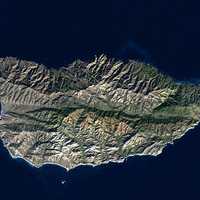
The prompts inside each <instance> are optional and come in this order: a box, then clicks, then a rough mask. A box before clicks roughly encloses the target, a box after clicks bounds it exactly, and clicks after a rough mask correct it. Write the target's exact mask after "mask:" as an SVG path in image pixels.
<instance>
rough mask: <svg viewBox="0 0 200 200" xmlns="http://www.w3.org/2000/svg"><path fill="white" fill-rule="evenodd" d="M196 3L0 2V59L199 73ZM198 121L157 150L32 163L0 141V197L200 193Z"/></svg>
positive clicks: (185, 77)
mask: <svg viewBox="0 0 200 200" xmlns="http://www.w3.org/2000/svg"><path fill="white" fill-rule="evenodd" d="M199 7H200V5H199V3H198V2H197V1H183V0H182V1H180V0H174V1H167V0H165V1H158V0H155V1H148V0H146V1H145V0H132V1H128V0H126V1H117V0H116V1H103V0H102V1H92V2H89V1H80V0H79V1H71V2H70V1H59V2H58V1H56V2H50V1H48V2H47V1H46V2H45V1H42V3H41V2H37V1H31V0H30V1H19V0H15V1H14V0H13V1H11V0H1V12H0V27H1V31H0V57H5V56H15V57H18V58H22V59H26V60H31V61H36V62H38V63H43V64H45V65H47V66H49V67H55V68H58V67H60V66H63V65H67V64H68V63H70V62H72V61H73V60H74V59H79V58H80V59H82V60H91V59H93V58H94V55H95V54H97V55H99V54H102V53H104V54H106V55H108V56H110V57H115V58H118V59H122V60H128V59H136V60H141V61H144V62H148V63H152V64H154V65H155V66H157V67H158V68H159V70H161V71H162V72H164V73H167V74H169V75H171V76H172V77H173V78H174V79H176V80H178V81H194V80H195V81H197V82H198V81H199V78H200V60H199V52H200V37H199V35H200V27H199V21H200V14H199ZM199 155H200V125H198V126H197V127H196V128H195V129H192V130H189V131H188V132H187V134H186V135H185V136H184V137H182V138H181V139H179V140H177V141H176V142H175V144H173V145H168V146H167V147H166V148H165V149H164V152H163V153H162V154H161V155H159V156H157V157H151V156H135V157H130V158H128V159H127V160H125V162H124V163H118V164H117V163H109V164H105V165H100V166H97V167H91V166H79V167H77V168H75V169H72V170H70V171H66V170H65V169H64V168H62V167H59V166H56V165H44V166H43V167H41V168H35V167H33V166H31V165H30V164H28V163H27V162H25V161H24V160H23V159H12V158H11V156H10V155H9V153H8V151H7V150H6V149H5V148H4V147H3V145H2V143H0V199H2V200H10V199H20V200H23V199H30V200H32V199H38V200H40V199H45V200H63V199H70V200H71V199H73V200H74V199H81V200H83V199H95V200H96V199H109V200H111V199H125V200H129V199H130V200H134V199H140V200H141V199H162V200H163V199H168V200H169V199H170V200H172V199H191V200H196V199H200V170H199V169H200V156H199Z"/></svg>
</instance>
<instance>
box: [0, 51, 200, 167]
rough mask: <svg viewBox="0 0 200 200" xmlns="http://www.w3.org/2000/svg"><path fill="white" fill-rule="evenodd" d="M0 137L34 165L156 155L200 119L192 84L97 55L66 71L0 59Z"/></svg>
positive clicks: (199, 100) (199, 90)
mask: <svg viewBox="0 0 200 200" xmlns="http://www.w3.org/2000/svg"><path fill="white" fill-rule="evenodd" d="M0 101H1V105H2V114H1V115H2V116H1V120H0V139H2V141H3V143H4V145H5V146H6V147H7V148H8V150H9V151H10V153H11V155H13V156H20V157H22V158H24V159H26V160H28V161H29V162H31V163H32V164H33V165H35V166H41V165H42V164H44V163H55V164H60V165H62V166H63V167H65V168H67V169H71V168H73V167H76V166H77V165H79V164H93V165H98V164H102V163H105V162H108V161H110V160H111V161H121V160H123V159H124V158H126V157H128V156H130V155H158V154H160V153H161V152H162V150H163V148H164V147H165V146H166V144H168V143H172V142H173V141H174V140H175V139H178V138H180V137H181V136H183V135H184V134H185V132H186V131H187V129H189V128H192V127H194V126H195V124H196V123H198V122H199V120H200V86H198V85H192V84H186V83H176V82H175V81H174V80H173V79H171V78H170V77H168V76H166V75H164V74H161V73H159V72H158V70H157V69H156V68H154V67H153V66H151V65H149V64H144V63H140V62H136V61H133V60H130V61H128V62H122V61H118V60H115V59H109V58H107V57H106V56H105V55H101V56H100V57H95V59H94V61H92V62H83V61H80V60H77V61H75V62H73V63H72V64H70V65H68V66H67V67H62V68H60V69H50V68H46V67H45V66H43V65H40V64H37V63H34V62H29V61H23V60H17V59H16V58H11V57H8V58H2V59H0Z"/></svg>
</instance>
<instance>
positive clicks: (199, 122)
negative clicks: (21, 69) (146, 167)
mask: <svg viewBox="0 0 200 200" xmlns="http://www.w3.org/2000/svg"><path fill="white" fill-rule="evenodd" d="M199 124H200V121H198V122H197V123H195V124H194V125H193V126H192V127H190V128H188V129H187V130H186V131H185V132H184V133H183V135H182V136H181V137H179V138H177V139H175V140H173V141H171V142H168V143H166V144H165V145H164V146H163V148H162V149H161V151H159V152H158V153H157V154H155V155H153V154H144V153H140V154H131V155H129V156H126V157H125V158H122V159H119V160H112V159H110V160H108V161H104V162H102V163H100V164H91V163H88V164H85V163H80V164H78V165H76V166H74V167H72V168H67V167H64V166H63V165H61V164H59V163H53V162H44V163H41V164H39V165H35V164H34V163H32V162H31V161H29V160H27V159H25V158H23V157H22V156H14V155H12V153H11V152H10V151H9V149H8V148H7V147H6V146H5V145H4V143H3V147H4V148H6V150H7V151H8V153H9V156H10V157H11V158H12V159H22V160H23V161H25V162H26V163H28V164H29V165H30V166H31V167H35V168H36V169H39V168H41V167H43V166H45V165H54V166H59V167H61V168H63V169H65V170H66V171H67V172H69V171H70V170H73V169H75V168H77V167H81V166H88V167H97V166H101V165H108V164H109V163H115V164H121V163H124V162H125V160H127V159H128V158H134V157H136V156H138V157H142V156H150V157H157V156H159V155H161V154H162V153H163V150H164V149H165V148H166V147H167V145H169V144H172V145H174V143H175V142H176V141H178V140H181V138H182V137H183V136H185V135H186V134H187V133H188V132H189V131H190V130H193V129H195V127H196V126H198V125H199ZM1 141H2V140H1ZM2 142H3V141H2Z"/></svg>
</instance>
